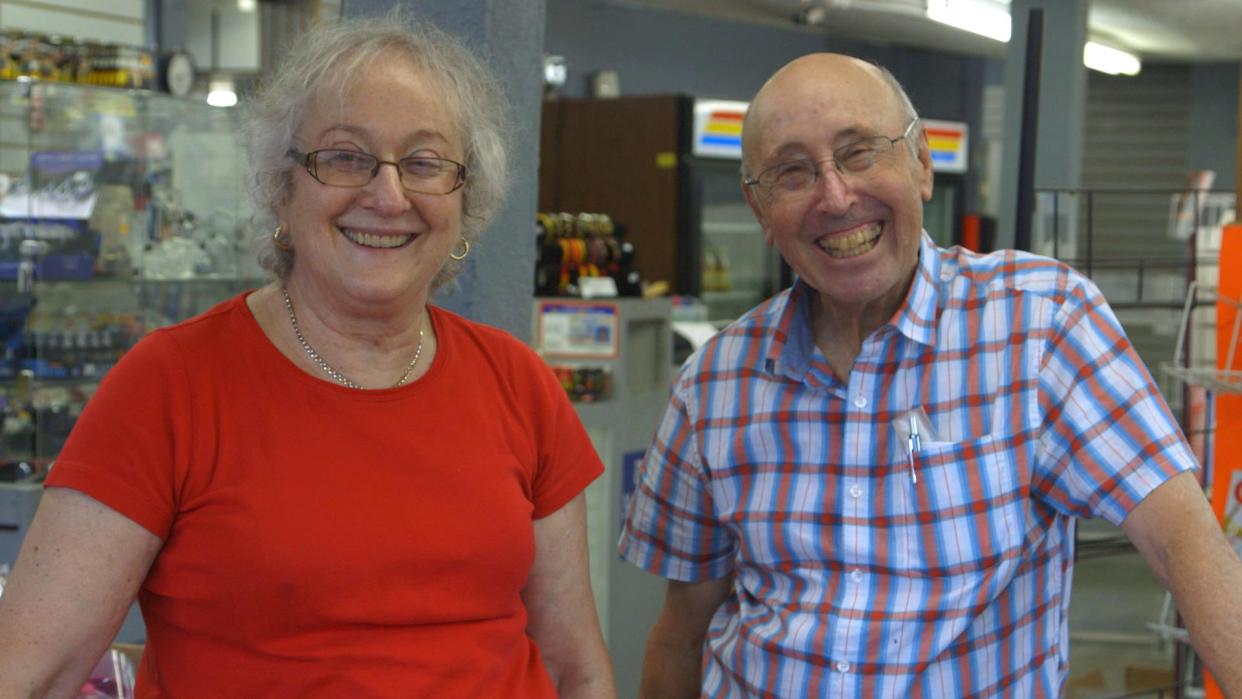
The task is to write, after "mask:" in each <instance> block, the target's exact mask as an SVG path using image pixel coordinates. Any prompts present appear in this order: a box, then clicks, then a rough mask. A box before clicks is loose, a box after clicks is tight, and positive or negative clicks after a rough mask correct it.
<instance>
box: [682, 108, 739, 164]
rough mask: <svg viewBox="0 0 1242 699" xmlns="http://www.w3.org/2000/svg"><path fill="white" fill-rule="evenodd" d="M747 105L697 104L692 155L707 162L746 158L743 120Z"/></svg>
mask: <svg viewBox="0 0 1242 699" xmlns="http://www.w3.org/2000/svg"><path fill="white" fill-rule="evenodd" d="M748 104H749V103H747V102H734V101H728V100H695V101H694V144H693V147H692V148H691V152H692V153H693V154H694V155H698V156H703V157H707V158H733V159H737V160H740V159H741V158H742V119H743V117H745V116H746V107H747V106H748Z"/></svg>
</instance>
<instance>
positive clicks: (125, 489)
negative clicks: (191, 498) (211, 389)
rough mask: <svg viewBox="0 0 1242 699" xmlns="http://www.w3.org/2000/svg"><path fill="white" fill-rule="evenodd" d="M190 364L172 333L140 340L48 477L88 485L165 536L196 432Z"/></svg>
mask: <svg viewBox="0 0 1242 699" xmlns="http://www.w3.org/2000/svg"><path fill="white" fill-rule="evenodd" d="M185 372H186V367H185V365H184V364H183V363H182V361H181V357H180V352H179V350H178V348H177V345H176V342H175V340H174V339H173V338H172V337H171V336H170V335H168V334H166V333H163V332H155V333H153V334H151V335H148V336H147V337H146V338H144V339H143V340H142V341H140V342H139V343H138V344H137V345H136V346H135V347H134V348H133V349H131V350H130V351H129V352H127V353H126V354H125V356H124V357H122V358H121V361H120V362H119V363H117V365H116V366H115V367H114V368H113V369H112V370H111V371H109V372H108V374H107V376H106V377H105V378H104V380H103V381H102V382H101V383H100V386H99V390H98V391H96V393H95V395H94V396H92V397H91V399H90V401H88V402H87V404H86V408H85V409H84V410H83V412H82V415H81V416H80V417H79V418H78V422H77V424H76V425H75V426H74V429H73V432H72V433H71V434H70V435H69V439H68V440H67V441H66V442H65V446H64V448H63V449H62V450H61V453H60V456H59V457H58V458H57V459H56V461H55V464H54V465H53V467H52V470H51V472H50V473H49V475H48V478H47V481H46V485H47V486H50V487H68V488H73V489H75V490H80V491H83V492H85V493H87V494H88V495H90V496H91V497H93V498H95V499H96V500H99V501H100V502H102V503H104V504H105V505H107V506H108V507H111V508H112V509H114V510H116V511H117V512H120V513H121V514H123V515H125V516H126V517H128V518H130V519H132V520H133V521H135V522H137V523H138V524H140V525H142V526H143V527H144V528H145V529H147V530H148V531H150V532H151V533H152V534H155V535H156V536H158V537H160V538H161V539H162V538H165V537H166V536H167V535H168V531H169V528H170V527H171V526H172V520H173V518H174V516H175V515H176V511H177V501H178V487H179V485H180V483H181V482H182V481H183V477H184V469H185V454H184V453H183V448H184V445H186V444H188V443H189V440H190V439H191V435H190V429H191V427H190V425H191V424H192V422H193V419H192V407H191V401H190V400H189V398H190V397H189V395H188V393H187V391H186V388H187V382H186V375H185Z"/></svg>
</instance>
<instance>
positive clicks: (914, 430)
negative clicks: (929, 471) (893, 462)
mask: <svg viewBox="0 0 1242 699" xmlns="http://www.w3.org/2000/svg"><path fill="white" fill-rule="evenodd" d="M893 429H894V431H896V432H897V436H898V437H900V438H902V439H904V440H905V442H906V460H907V461H908V462H909V464H910V482H911V483H914V484H915V485H918V482H919V475H918V468H917V466H918V459H917V455H918V453H919V452H921V451H922V450H923V441H924V440H928V439H930V440H935V436H934V433H933V431H932V427H931V420H929V419H928V417H927V413H926V412H924V411H923V409H922V408H914V409H912V410H907V411H906V412H904V413H902V414H901V415H898V416H897V418H896V419H894V420H893Z"/></svg>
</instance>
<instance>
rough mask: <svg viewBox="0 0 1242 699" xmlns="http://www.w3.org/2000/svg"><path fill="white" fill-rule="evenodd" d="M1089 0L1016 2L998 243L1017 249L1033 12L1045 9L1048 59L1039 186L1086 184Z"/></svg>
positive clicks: (1043, 87)
mask: <svg viewBox="0 0 1242 699" xmlns="http://www.w3.org/2000/svg"><path fill="white" fill-rule="evenodd" d="M1088 4H1089V3H1088V2H1087V0H1013V2H1011V3H1010V5H1009V14H1010V16H1011V17H1012V18H1013V36H1011V37H1010V39H1009V48H1008V54H1007V56H1006V61H1005V146H1004V154H1003V158H1002V166H1001V193H1000V209H999V211H998V218H999V221H998V226H997V232H996V247H998V248H1007V247H1012V246H1013V243H1014V230H1015V229H1016V214H1017V203H1018V148H1019V144H1020V142H1021V129H1022V123H1021V120H1022V91H1023V75H1024V73H1025V60H1026V30H1027V11H1028V10H1030V9H1031V8H1040V9H1042V10H1043V23H1044V25H1043V60H1042V61H1041V64H1042V71H1041V75H1042V77H1041V79H1040V101H1039V125H1038V131H1037V132H1036V134H1037V146H1036V151H1035V153H1036V155H1035V186H1036V187H1037V188H1051V187H1062V188H1073V187H1080V186H1082V150H1083V147H1082V144H1083V132H1084V125H1085V123H1086V111H1087V69H1086V68H1085V67H1084V66H1083V64H1082V47H1083V45H1084V44H1085V43H1086V41H1087V7H1088Z"/></svg>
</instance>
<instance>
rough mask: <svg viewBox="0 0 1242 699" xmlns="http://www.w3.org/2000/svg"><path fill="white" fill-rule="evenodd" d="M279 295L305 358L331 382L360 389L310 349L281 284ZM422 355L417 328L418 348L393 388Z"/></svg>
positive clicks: (420, 337) (407, 374) (410, 370)
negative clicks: (308, 358)
mask: <svg viewBox="0 0 1242 699" xmlns="http://www.w3.org/2000/svg"><path fill="white" fill-rule="evenodd" d="M280 295H281V296H283V297H284V298H285V309H286V310H287V311H289V324H290V325H292V326H293V334H294V335H296V336H297V338H298V344H300V345H302V349H304V350H306V356H308V357H310V358H311V361H312V362H314V363H315V366H317V367H319V368H320V369H322V370H323V373H325V374H327V375H328V376H330V377H332V380H333V381H335V382H337V383H339V384H341V385H342V386H345V387H346V388H362V386H360V385H358V384H357V383H355V382H353V381H351V380H350V379H349V377H347V376H345V375H344V374H342V373H341V372H339V371H337V370H336V369H333V368H332V367H331V366H329V365H328V363H327V362H325V361H324V360H323V357H321V356H319V353H318V352H316V351H315V348H314V347H311V345H310V343H309V342H307V341H306V336H304V335H303V334H302V328H301V327H300V326H299V325H298V317H297V315H296V314H294V312H293V302H292V301H290V300H289V290H288V289H286V288H285V286H284V285H283V284H281V286H280ZM422 354H423V330H422V328H419V330H418V347H417V348H416V349H415V350H414V358H413V359H411V360H410V363H409V365H408V366H406V368H405V373H404V374H402V375H401V379H400V380H398V381H397V383H395V384H393V385H392V387H393V388H396V387H398V386H403V385H405V382H406V381H409V380H410V374H413V373H414V367H416V366H418V358H419V357H420V356H422Z"/></svg>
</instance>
